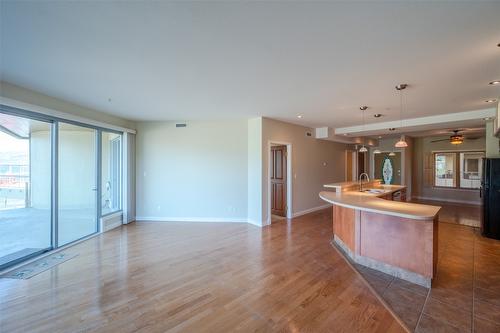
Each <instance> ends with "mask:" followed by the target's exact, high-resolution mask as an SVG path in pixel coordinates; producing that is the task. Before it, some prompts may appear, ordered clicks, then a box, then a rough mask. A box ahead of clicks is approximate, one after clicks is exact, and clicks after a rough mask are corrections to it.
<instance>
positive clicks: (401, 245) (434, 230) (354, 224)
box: [319, 180, 441, 287]
mask: <svg viewBox="0 0 500 333" xmlns="http://www.w3.org/2000/svg"><path fill="white" fill-rule="evenodd" d="M325 187H326V188H331V189H334V190H335V192H330V191H323V192H320V194H319V196H320V197H321V198H322V199H323V200H325V201H327V202H329V203H331V204H333V242H334V243H335V245H337V246H339V247H340V248H341V249H342V250H343V252H344V253H345V254H346V255H347V256H349V257H350V258H351V259H352V260H353V261H354V262H356V263H358V264H361V265H364V266H368V267H370V268H373V269H377V270H380V271H382V272H384V273H387V274H390V275H393V276H396V277H398V278H401V279H404V280H407V281H409V282H412V283H416V284H419V285H422V286H425V287H430V286H431V282H432V278H433V277H434V275H435V272H436V264H437V255H438V253H437V251H438V249H437V240H438V213H439V210H440V209H441V207H439V206H430V205H421V204H414V203H407V202H404V200H405V197H406V194H405V193H406V187H404V186H399V185H381V184H380V181H378V180H377V181H372V182H369V183H367V184H364V188H363V189H362V191H360V188H359V184H358V183H357V182H345V183H335V184H327V185H325ZM396 198H399V199H400V200H401V201H396V200H394V199H396Z"/></svg>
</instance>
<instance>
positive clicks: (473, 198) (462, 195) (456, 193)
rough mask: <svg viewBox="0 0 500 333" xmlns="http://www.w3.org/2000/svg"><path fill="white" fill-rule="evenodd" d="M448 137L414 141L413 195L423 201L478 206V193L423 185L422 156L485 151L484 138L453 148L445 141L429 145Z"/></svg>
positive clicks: (466, 141)
mask: <svg viewBox="0 0 500 333" xmlns="http://www.w3.org/2000/svg"><path fill="white" fill-rule="evenodd" d="M446 138H448V137H426V138H415V140H414V143H415V144H414V155H413V156H414V158H413V160H414V163H413V166H414V172H413V193H414V197H419V198H423V199H434V200H442V201H451V202H462V203H470V204H479V203H480V202H481V201H480V198H479V191H478V190H467V189H463V190H462V189H446V188H445V189H443V188H435V187H433V186H426V185H425V184H424V169H423V167H424V164H423V163H424V156H425V154H427V153H432V152H438V151H461V150H464V151H465V150H469V151H471V150H474V151H484V150H485V149H486V140H485V138H484V137H483V138H479V139H477V140H465V141H464V143H463V144H461V145H458V146H455V145H451V144H450V143H449V142H447V141H443V142H436V143H431V141H433V140H439V139H446Z"/></svg>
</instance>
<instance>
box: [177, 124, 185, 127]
mask: <svg viewBox="0 0 500 333" xmlns="http://www.w3.org/2000/svg"><path fill="white" fill-rule="evenodd" d="M186 126H187V125H186V124H185V123H184V124H175V127H186Z"/></svg>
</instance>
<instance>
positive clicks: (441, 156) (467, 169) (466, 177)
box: [434, 152, 485, 189]
mask: <svg viewBox="0 0 500 333" xmlns="http://www.w3.org/2000/svg"><path fill="white" fill-rule="evenodd" d="M484 157H485V154H484V152H452V153H449V152H446V153H435V154H434V186H436V187H450V188H464V189H478V188H479V187H480V186H481V177H482V170H483V158H484Z"/></svg>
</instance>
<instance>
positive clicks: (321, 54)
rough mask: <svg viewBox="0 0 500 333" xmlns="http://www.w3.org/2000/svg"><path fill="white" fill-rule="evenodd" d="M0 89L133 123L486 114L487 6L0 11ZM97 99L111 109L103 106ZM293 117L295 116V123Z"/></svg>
mask: <svg viewBox="0 0 500 333" xmlns="http://www.w3.org/2000/svg"><path fill="white" fill-rule="evenodd" d="M1 6H2V8H1V45H0V47H1V74H2V77H3V78H2V79H3V80H5V81H8V82H11V83H14V84H17V85H20V86H23V87H26V88H30V89H33V90H37V91H40V92H43V93H46V94H48V95H51V96H55V97H59V98H62V99H65V100H68V101H70V102H74V103H77V104H81V105H83V106H87V107H91V108H94V109H97V110H101V111H104V112H107V113H110V114H114V115H117V116H121V117H125V118H129V119H132V120H190V119H209V118H210V119H218V118H241V117H253V116H267V117H272V118H277V119H281V120H285V121H289V122H295V123H300V124H305V125H308V126H314V127H316V126H329V127H334V128H335V127H344V126H353V125H359V124H360V123H361V111H360V110H359V106H360V105H368V106H370V109H369V110H368V111H367V115H369V114H370V113H371V114H373V113H382V114H384V117H382V118H379V120H375V119H374V118H373V117H367V120H368V121H370V122H375V121H389V120H396V119H398V117H399V98H398V95H397V93H396V91H395V89H394V86H395V85H396V84H397V83H408V84H409V85H410V87H409V88H408V89H407V90H406V92H405V93H406V97H405V99H406V105H407V107H406V109H407V110H406V111H405V115H404V117H405V118H414V117H420V116H429V115H435V114H443V113H452V112H461V111H468V110H477V109H482V108H486V107H491V105H487V104H486V103H484V100H486V99H489V98H493V97H497V96H499V95H500V87H491V86H488V84H487V83H488V82H489V81H492V80H496V79H500V48H499V47H497V46H496V45H497V44H498V43H499V42H500V2H498V1H497V2H469V3H465V2H460V3H457V2H439V3H436V2H412V3H410V2H398V3H397V2H378V3H376V2H369V3H367V2H342V3H340V2H330V3H326V2H322V3H318V2H315V3H313V2H293V3H292V2H272V3H271V2H237V3H236V2H196V3H195V2H111V1H109V2H83V1H80V2H55V1H44V2H36V3H35V2H27V1H23V2H21V1H18V2H13V1H12V2H2V3H1ZM109 99H110V100H111V101H109ZM298 114H303V115H304V116H303V118H302V119H297V117H296V116H297V115H298Z"/></svg>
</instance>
